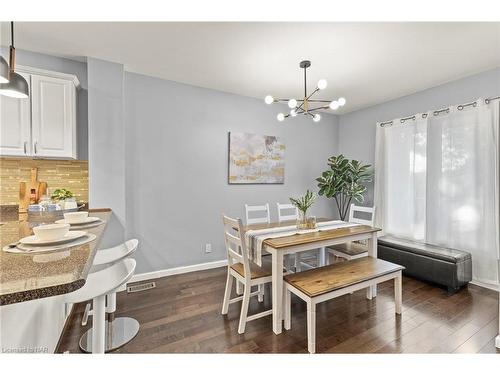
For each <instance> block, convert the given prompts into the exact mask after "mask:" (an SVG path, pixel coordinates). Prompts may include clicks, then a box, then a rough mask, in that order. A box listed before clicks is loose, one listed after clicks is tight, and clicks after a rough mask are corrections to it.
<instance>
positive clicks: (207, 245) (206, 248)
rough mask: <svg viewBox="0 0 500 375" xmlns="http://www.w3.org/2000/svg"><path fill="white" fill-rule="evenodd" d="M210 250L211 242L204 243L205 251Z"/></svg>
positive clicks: (209, 251) (208, 251)
mask: <svg viewBox="0 0 500 375" xmlns="http://www.w3.org/2000/svg"><path fill="white" fill-rule="evenodd" d="M211 252H212V244H211V243H207V244H205V253H211Z"/></svg>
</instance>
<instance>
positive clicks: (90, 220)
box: [55, 217, 104, 231]
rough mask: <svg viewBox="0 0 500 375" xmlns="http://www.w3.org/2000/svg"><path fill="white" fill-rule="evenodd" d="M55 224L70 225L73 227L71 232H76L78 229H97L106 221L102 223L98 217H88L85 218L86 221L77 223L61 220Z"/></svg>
mask: <svg viewBox="0 0 500 375" xmlns="http://www.w3.org/2000/svg"><path fill="white" fill-rule="evenodd" d="M55 223H56V224H69V225H70V226H71V227H70V230H71V231H74V230H77V229H83V228H92V227H97V226H99V225H101V224H102V223H104V221H102V220H101V219H99V218H98V217H87V218H85V220H82V221H77V222H75V221H72V222H69V221H67V220H66V219H61V220H56V222H55Z"/></svg>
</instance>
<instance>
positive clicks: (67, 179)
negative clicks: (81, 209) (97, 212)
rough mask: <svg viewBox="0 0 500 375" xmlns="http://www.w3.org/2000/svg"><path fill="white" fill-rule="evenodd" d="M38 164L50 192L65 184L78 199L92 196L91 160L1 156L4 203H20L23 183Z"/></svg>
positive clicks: (0, 190)
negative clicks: (90, 186)
mask: <svg viewBox="0 0 500 375" xmlns="http://www.w3.org/2000/svg"><path fill="white" fill-rule="evenodd" d="M34 167H36V168H38V181H45V182H46V183H47V186H48V191H49V194H50V193H52V192H53V191H54V190H55V189H59V188H65V189H68V190H70V191H71V192H73V194H75V197H76V200H77V201H78V202H80V201H83V202H88V200H89V168H88V162H87V161H82V160H46V159H43V160H42V159H25V158H12V157H0V205H17V204H19V183H20V182H21V181H25V182H29V181H30V179H31V168H34Z"/></svg>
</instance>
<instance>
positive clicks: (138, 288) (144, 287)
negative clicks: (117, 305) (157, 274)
mask: <svg viewBox="0 0 500 375" xmlns="http://www.w3.org/2000/svg"><path fill="white" fill-rule="evenodd" d="M153 288H156V283H155V282H154V281H152V282H150V283H144V284H135V285H131V286H128V287H127V293H136V292H142V291H144V290H148V289H153Z"/></svg>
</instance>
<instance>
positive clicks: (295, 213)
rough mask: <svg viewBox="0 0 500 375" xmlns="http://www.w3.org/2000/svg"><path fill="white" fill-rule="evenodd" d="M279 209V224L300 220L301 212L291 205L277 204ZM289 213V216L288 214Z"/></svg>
mask: <svg viewBox="0 0 500 375" xmlns="http://www.w3.org/2000/svg"><path fill="white" fill-rule="evenodd" d="M276 207H277V208H278V222H280V223H282V222H284V221H292V220H293V221H296V220H297V219H298V218H299V210H298V208H297V207H295V206H294V205H293V204H290V203H279V202H278V203H276ZM287 213H288V214H287Z"/></svg>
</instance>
